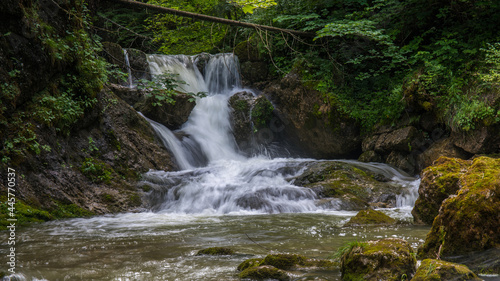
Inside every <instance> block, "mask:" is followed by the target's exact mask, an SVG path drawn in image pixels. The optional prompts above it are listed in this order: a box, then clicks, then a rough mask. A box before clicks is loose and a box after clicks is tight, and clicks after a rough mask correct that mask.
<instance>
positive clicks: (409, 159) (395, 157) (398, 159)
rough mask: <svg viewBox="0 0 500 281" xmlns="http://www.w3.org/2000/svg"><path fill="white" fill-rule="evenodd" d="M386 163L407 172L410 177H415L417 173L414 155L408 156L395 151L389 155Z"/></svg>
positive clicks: (405, 153)
mask: <svg viewBox="0 0 500 281" xmlns="http://www.w3.org/2000/svg"><path fill="white" fill-rule="evenodd" d="M385 162H386V163H387V164H389V165H392V166H394V167H397V168H399V169H401V170H403V171H405V172H407V173H408V174H410V175H414V174H416V172H417V169H416V168H417V165H416V164H417V163H416V161H415V157H414V155H413V154H408V153H407V152H400V151H397V150H393V151H392V152H391V153H389V155H387V159H386V160H385Z"/></svg>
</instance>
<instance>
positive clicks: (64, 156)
mask: <svg viewBox="0 0 500 281" xmlns="http://www.w3.org/2000/svg"><path fill="white" fill-rule="evenodd" d="M98 98H99V100H100V101H101V106H99V107H97V108H95V109H94V110H95V115H88V116H87V118H88V120H87V122H88V125H86V126H84V127H80V128H77V129H76V130H75V131H74V132H73V133H72V135H71V136H70V137H68V138H61V137H59V136H58V135H57V134H56V133H55V132H54V131H51V130H47V129H45V130H40V131H39V132H38V136H39V142H40V143H41V144H43V145H46V146H47V147H50V150H48V151H43V152H42V153H40V154H39V155H36V156H32V157H28V158H27V159H26V163H25V164H24V165H23V166H24V167H25V170H24V171H23V174H24V175H25V178H23V179H22V180H21V181H22V182H21V183H20V184H19V186H20V194H22V195H23V196H22V198H20V199H22V200H24V201H25V202H26V203H28V204H29V205H33V206H39V207H41V208H43V209H48V210H51V209H53V208H54V207H55V205H57V204H59V203H58V202H60V203H62V204H64V205H67V204H74V205H75V206H78V207H80V208H82V209H84V210H88V211H90V212H92V213H94V214H102V213H109V212H118V211H125V210H131V209H134V208H135V209H137V208H139V207H141V205H142V202H141V193H140V192H139V190H138V189H137V188H136V187H135V182H136V181H137V180H138V179H139V176H140V174H141V173H144V172H146V171H148V170H149V169H163V170H172V169H173V168H174V167H175V166H174V164H173V163H172V161H171V160H170V159H171V156H170V154H169V153H168V151H167V150H166V149H164V148H163V147H162V146H161V145H159V142H158V141H156V139H155V138H156V137H155V134H154V132H153V130H152V129H151V127H150V126H149V124H148V123H147V122H146V121H145V120H144V118H142V117H141V116H139V115H138V114H137V113H136V111H135V110H134V109H132V108H131V107H130V106H129V105H127V104H126V103H125V102H124V101H122V100H121V99H119V98H118V97H116V96H115V95H113V94H112V93H108V92H102V93H100V94H99V97H98ZM111 101H114V102H111ZM111 179H112V180H111ZM21 189H22V190H21Z"/></svg>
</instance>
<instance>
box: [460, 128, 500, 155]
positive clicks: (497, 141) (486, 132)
mask: <svg viewBox="0 0 500 281" xmlns="http://www.w3.org/2000/svg"><path fill="white" fill-rule="evenodd" d="M451 138H452V139H453V143H454V144H455V145H456V146H457V147H460V148H462V149H463V150H465V151H466V152H468V153H472V154H478V153H485V154H490V153H498V152H500V124H496V125H494V126H484V127H481V128H478V129H475V130H472V131H471V132H467V133H456V132H454V133H453V134H452V136H451Z"/></svg>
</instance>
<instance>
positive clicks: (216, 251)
mask: <svg viewBox="0 0 500 281" xmlns="http://www.w3.org/2000/svg"><path fill="white" fill-rule="evenodd" d="M196 255H197V256H202V255H208V256H229V255H234V251H233V250H232V249H229V248H224V247H211V248H206V249H203V250H200V251H198V253H197V254H196Z"/></svg>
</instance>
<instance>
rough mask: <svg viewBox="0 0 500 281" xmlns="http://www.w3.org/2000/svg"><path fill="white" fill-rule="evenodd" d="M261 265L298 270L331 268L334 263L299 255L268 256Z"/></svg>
mask: <svg viewBox="0 0 500 281" xmlns="http://www.w3.org/2000/svg"><path fill="white" fill-rule="evenodd" d="M259 265H270V266H273V267H276V268H279V269H283V270H290V269H298V268H331V267H333V266H334V263H333V262H332V261H329V260H318V259H309V258H307V257H305V256H302V255H297V254H271V255H267V256H266V257H265V258H264V259H263V260H262V262H261V263H260V264H259Z"/></svg>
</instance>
